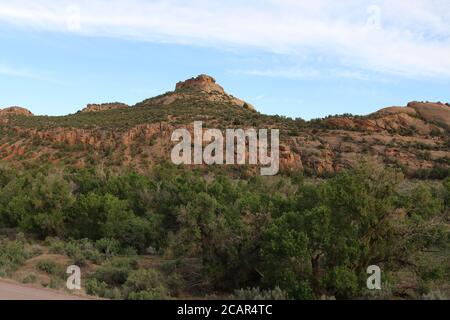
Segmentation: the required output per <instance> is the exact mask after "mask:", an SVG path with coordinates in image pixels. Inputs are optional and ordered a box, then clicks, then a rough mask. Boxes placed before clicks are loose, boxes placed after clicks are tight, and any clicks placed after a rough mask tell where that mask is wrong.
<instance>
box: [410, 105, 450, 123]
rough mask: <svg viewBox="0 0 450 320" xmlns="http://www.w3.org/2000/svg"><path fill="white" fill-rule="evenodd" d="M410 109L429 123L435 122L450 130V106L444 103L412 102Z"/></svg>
mask: <svg viewBox="0 0 450 320" xmlns="http://www.w3.org/2000/svg"><path fill="white" fill-rule="evenodd" d="M408 108H410V109H413V110H415V111H416V112H417V114H418V115H419V116H420V117H421V118H422V119H424V120H425V121H428V122H435V123H438V124H440V125H443V126H444V127H446V128H447V129H450V106H449V105H447V104H443V103H440V102H438V103H430V102H410V103H408Z"/></svg>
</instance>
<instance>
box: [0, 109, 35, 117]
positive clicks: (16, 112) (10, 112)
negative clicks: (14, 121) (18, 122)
mask: <svg viewBox="0 0 450 320" xmlns="http://www.w3.org/2000/svg"><path fill="white" fill-rule="evenodd" d="M32 115H33V113H31V111H30V110H28V109H25V108H22V107H9V108H5V109H0V117H2V116H32Z"/></svg>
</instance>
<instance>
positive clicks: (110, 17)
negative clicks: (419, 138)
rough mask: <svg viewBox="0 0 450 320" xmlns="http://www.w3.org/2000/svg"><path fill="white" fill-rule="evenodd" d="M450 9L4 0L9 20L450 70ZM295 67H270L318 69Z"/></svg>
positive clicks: (402, 3)
mask: <svg viewBox="0 0 450 320" xmlns="http://www.w3.org/2000/svg"><path fill="white" fill-rule="evenodd" d="M449 15H450V3H449V2H448V1H447V0H396V1H391V0H370V1H369V0H347V1H333V0H316V1H314V2H312V1H309V0H248V1H245V2H244V1H238V0H229V1H221V0H220V1H219V0H217V1H214V0H192V1H189V2H185V1H180V0H154V1H150V0H126V1H125V0H110V1H106V0H89V1H88V0H78V1H75V0H72V1H67V0H59V1H52V0H0V21H3V22H6V23H10V24H17V25H20V26H25V27H30V28H35V29H40V30H51V31H64V32H77V33H80V34H86V35H94V36H112V37H123V38H130V39H136V40H141V41H161V42H174V43H185V44H193V45H209V46H220V47H228V48H230V47H231V48H236V47H242V46H245V47H253V48H258V49H260V50H264V51H267V52H272V53H277V54H284V55H289V56H292V57H305V56H308V57H314V58H315V59H316V60H317V61H319V62H320V61H321V60H322V59H326V60H327V61H332V62H333V63H334V64H335V66H336V67H337V68H339V69H340V68H347V67H348V68H349V69H352V70H355V69H357V70H366V71H369V72H378V73H384V74H389V75H399V76H407V77H445V78H448V77H450V59H449V58H448V57H450V21H449V20H448V16H449ZM295 68H297V67H295ZM295 68H294V70H290V71H286V70H285V71H284V72H281V71H280V72H278V74H277V73H276V72H274V71H272V72H269V71H267V72H266V75H267V76H284V77H286V76H289V73H291V76H295V75H296V74H297V76H298V75H299V74H300V75H301V73H302V72H304V73H306V74H305V75H309V76H311V75H313V74H311V72H312V73H314V70H312V71H311V70H308V68H306V69H302V68H297V69H295ZM262 72H263V71H257V70H254V73H255V74H256V73H259V74H260V75H262V74H261V73H262ZM361 74H362V73H361Z"/></svg>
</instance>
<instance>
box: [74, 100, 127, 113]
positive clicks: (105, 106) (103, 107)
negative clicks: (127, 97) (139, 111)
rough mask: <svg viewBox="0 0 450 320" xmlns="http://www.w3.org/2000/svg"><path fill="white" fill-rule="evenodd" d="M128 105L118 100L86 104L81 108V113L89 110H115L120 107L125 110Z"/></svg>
mask: <svg viewBox="0 0 450 320" xmlns="http://www.w3.org/2000/svg"><path fill="white" fill-rule="evenodd" d="M128 108H129V106H128V105H126V104H125V103H120V102H113V103H102V104H88V105H87V106H86V108H84V109H83V110H81V111H80V112H81V113H89V112H101V111H107V110H115V109H122V110H126V109H128Z"/></svg>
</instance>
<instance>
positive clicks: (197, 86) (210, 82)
mask: <svg viewBox="0 0 450 320" xmlns="http://www.w3.org/2000/svg"><path fill="white" fill-rule="evenodd" d="M183 89H193V90H198V91H205V92H218V93H222V94H225V90H224V89H223V88H222V87H221V86H220V85H219V84H217V83H216V79H214V78H213V77H211V76H208V75H206V74H202V75H199V76H198V77H196V78H191V79H188V80H186V81H181V82H178V83H177V85H176V88H175V91H179V90H183Z"/></svg>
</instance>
